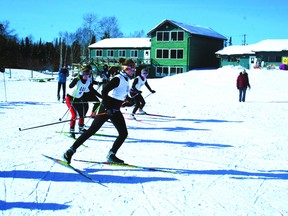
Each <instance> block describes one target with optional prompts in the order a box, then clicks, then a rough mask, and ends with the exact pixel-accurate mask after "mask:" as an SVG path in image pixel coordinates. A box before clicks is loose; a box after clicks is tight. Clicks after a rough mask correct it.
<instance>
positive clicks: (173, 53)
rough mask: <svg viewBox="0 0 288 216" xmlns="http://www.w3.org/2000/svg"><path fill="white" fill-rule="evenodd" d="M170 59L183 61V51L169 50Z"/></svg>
mask: <svg viewBox="0 0 288 216" xmlns="http://www.w3.org/2000/svg"><path fill="white" fill-rule="evenodd" d="M170 58H171V59H183V49H171V50H170Z"/></svg>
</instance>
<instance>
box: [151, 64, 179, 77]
mask: <svg viewBox="0 0 288 216" xmlns="http://www.w3.org/2000/svg"><path fill="white" fill-rule="evenodd" d="M179 73H183V67H177V66H172V67H168V66H162V67H161V66H160V67H157V68H156V76H159V77H163V76H171V75H175V74H179Z"/></svg>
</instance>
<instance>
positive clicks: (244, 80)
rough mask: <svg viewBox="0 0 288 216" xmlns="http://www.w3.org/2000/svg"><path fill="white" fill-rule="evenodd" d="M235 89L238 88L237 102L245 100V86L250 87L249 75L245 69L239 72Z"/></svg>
mask: <svg viewBox="0 0 288 216" xmlns="http://www.w3.org/2000/svg"><path fill="white" fill-rule="evenodd" d="M236 86H237V89H238V90H239V102H241V101H242V102H245V97H246V90H247V87H248V88H249V89H250V88H251V86H250V83H249V77H248V74H247V73H246V70H243V71H242V72H240V74H239V75H238V77H237V82H236Z"/></svg>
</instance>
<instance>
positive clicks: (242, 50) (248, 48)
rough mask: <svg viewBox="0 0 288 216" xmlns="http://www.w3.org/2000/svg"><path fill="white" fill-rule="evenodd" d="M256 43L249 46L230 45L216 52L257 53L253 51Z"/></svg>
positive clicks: (225, 53)
mask: <svg viewBox="0 0 288 216" xmlns="http://www.w3.org/2000/svg"><path fill="white" fill-rule="evenodd" d="M253 46H254V45H247V46H228V47H224V48H223V49H222V50H219V51H217V52H216V54H218V55H242V54H255V52H253V51H252V49H253Z"/></svg>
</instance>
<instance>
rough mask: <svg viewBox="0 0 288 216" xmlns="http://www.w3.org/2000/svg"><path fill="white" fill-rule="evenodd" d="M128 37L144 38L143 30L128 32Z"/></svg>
mask: <svg viewBox="0 0 288 216" xmlns="http://www.w3.org/2000/svg"><path fill="white" fill-rule="evenodd" d="M129 37H135V38H144V37H146V36H145V33H144V30H143V29H142V30H141V31H134V32H133V33H130V35H129Z"/></svg>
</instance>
